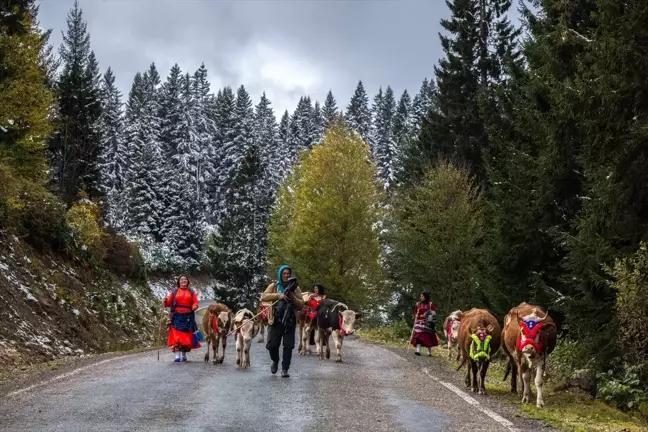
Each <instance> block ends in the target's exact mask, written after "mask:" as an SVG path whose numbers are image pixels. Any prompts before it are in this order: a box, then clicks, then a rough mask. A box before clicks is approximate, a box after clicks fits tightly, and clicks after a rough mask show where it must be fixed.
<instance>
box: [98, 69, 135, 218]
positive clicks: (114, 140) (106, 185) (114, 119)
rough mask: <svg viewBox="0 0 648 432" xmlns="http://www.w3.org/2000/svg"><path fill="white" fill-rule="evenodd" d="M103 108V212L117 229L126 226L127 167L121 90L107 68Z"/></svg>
mask: <svg viewBox="0 0 648 432" xmlns="http://www.w3.org/2000/svg"><path fill="white" fill-rule="evenodd" d="M101 105H102V108H101V116H100V117H99V129H98V134H99V137H100V138H101V145H100V147H101V150H102V153H101V155H100V167H101V186H102V188H103V192H104V194H105V202H104V214H105V216H106V219H107V220H108V223H109V224H110V225H111V226H112V227H114V228H115V229H117V230H121V229H123V228H124V222H125V220H124V215H125V210H126V209H125V208H124V205H123V199H122V191H123V189H124V186H125V184H126V173H127V170H128V163H127V154H126V145H125V142H124V123H123V111H122V105H123V104H122V101H121V92H120V91H119V89H118V88H117V86H116V85H115V75H113V72H112V69H110V68H108V70H107V71H106V73H105V74H104V77H103V82H102V104H101Z"/></svg>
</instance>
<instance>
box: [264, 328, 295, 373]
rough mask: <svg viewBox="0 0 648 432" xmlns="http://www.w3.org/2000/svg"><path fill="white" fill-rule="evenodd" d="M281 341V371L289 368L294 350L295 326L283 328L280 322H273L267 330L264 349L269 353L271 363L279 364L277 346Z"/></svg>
mask: <svg viewBox="0 0 648 432" xmlns="http://www.w3.org/2000/svg"><path fill="white" fill-rule="evenodd" d="M282 340H283V356H282V360H281V370H286V371H287V370H288V368H290V360H291V359H292V352H293V348H295V326H294V325H293V326H289V327H288V328H286V327H284V325H283V324H281V323H280V322H275V323H274V324H272V325H271V326H270V327H269V328H268V343H267V344H266V348H267V349H268V351H270V358H271V359H272V361H273V362H275V363H279V346H280V345H281V342H282Z"/></svg>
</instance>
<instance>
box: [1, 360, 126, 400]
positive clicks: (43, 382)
mask: <svg viewBox="0 0 648 432" xmlns="http://www.w3.org/2000/svg"><path fill="white" fill-rule="evenodd" d="M123 357H124V356H119V357H113V358H109V359H106V360H102V361H100V362H97V363H93V364H90V365H87V366H83V367H80V368H78V369H75V370H73V371H70V372H67V373H64V374H61V375H57V376H55V377H54V378H50V379H48V380H47V381H42V382H40V383H38V384H33V385H30V386H29V387H25V388H22V389H19V390H14V391H12V392H9V393H7V395H6V396H7V397H11V396H17V395H19V394H21V393H25V392H28V391H30V390H33V389H35V388H38V387H42V386H44V385H47V384H49V383H52V382H54V381H58V380H61V379H63V378H68V377H71V376H72V375H76V374H78V373H79V372H83V371H84V370H87V369H90V368H94V367H97V366H99V365H100V364H104V363H108V362H110V361H113V360H117V359H119V358H123Z"/></svg>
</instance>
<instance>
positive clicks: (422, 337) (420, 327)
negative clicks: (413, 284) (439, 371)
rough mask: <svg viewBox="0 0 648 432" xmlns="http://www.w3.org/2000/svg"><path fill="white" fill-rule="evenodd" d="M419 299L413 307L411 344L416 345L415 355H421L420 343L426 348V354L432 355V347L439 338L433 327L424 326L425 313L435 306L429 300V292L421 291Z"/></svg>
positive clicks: (434, 308) (437, 342)
mask: <svg viewBox="0 0 648 432" xmlns="http://www.w3.org/2000/svg"><path fill="white" fill-rule="evenodd" d="M420 300H421V301H420V302H418V303H416V306H415V307H414V334H413V336H412V340H411V344H412V345H414V346H415V347H416V352H415V353H414V354H415V355H417V356H420V355H421V345H423V346H425V347H426V348H427V349H428V356H431V355H432V347H434V346H437V345H438V344H439V338H438V337H437V335H436V332H435V331H434V328H430V327H428V326H426V323H425V315H426V314H427V312H428V311H435V312H436V310H437V309H436V306H434V305H433V304H432V302H430V293H428V292H424V293H421V299H420Z"/></svg>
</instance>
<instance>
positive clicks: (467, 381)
mask: <svg viewBox="0 0 648 432" xmlns="http://www.w3.org/2000/svg"><path fill="white" fill-rule="evenodd" d="M471 363H472V360H470V359H468V364H467V365H466V377H465V378H464V385H465V386H466V388H467V389H469V388H470V374H471V373H472V364H471Z"/></svg>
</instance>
